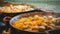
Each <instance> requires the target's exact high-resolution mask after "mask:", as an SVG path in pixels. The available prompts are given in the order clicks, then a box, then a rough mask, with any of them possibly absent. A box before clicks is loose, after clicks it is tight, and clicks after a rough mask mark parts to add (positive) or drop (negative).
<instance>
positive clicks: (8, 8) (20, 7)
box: [0, 4, 34, 13]
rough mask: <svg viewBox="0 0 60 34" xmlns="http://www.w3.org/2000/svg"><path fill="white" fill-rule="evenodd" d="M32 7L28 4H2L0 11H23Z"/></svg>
mask: <svg viewBox="0 0 60 34" xmlns="http://www.w3.org/2000/svg"><path fill="white" fill-rule="evenodd" d="M33 9H34V8H33V7H31V6H29V5H12V4H11V5H10V6H3V7H2V9H0V10H1V12H6V13H16V12H24V11H30V10H33Z"/></svg>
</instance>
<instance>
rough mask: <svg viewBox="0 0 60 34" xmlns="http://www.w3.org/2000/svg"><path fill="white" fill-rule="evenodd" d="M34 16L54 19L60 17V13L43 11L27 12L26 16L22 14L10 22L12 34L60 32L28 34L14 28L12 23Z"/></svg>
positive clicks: (53, 31) (25, 32)
mask: <svg viewBox="0 0 60 34" xmlns="http://www.w3.org/2000/svg"><path fill="white" fill-rule="evenodd" d="M34 15H39V16H40V15H41V16H49V15H50V16H53V17H60V16H59V15H60V13H54V12H41V11H33V12H27V13H24V14H20V15H17V16H15V17H13V18H12V19H11V20H10V26H11V34H50V32H52V34H57V33H59V32H58V31H60V30H58V31H57V30H56V29H55V30H46V31H44V32H27V31H23V30H19V29H17V28H15V27H14V26H12V22H14V21H16V20H17V19H18V18H22V17H29V16H34ZM55 32H56V33H55Z"/></svg>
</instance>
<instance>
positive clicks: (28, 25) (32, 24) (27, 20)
mask: <svg viewBox="0 0 60 34" xmlns="http://www.w3.org/2000/svg"><path fill="white" fill-rule="evenodd" d="M55 20H56V18H54V17H52V16H38V15H35V16H33V17H23V18H19V19H17V20H16V21H14V22H13V23H12V25H13V26H14V27H15V28H17V29H20V30H24V31H29V32H42V31H45V30H49V29H55V26H56V25H55V24H54V23H53V22H54V21H55Z"/></svg>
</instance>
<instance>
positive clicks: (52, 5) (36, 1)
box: [4, 0, 60, 13]
mask: <svg viewBox="0 0 60 34" xmlns="http://www.w3.org/2000/svg"><path fill="white" fill-rule="evenodd" d="M4 1H8V2H12V3H22V2H24V3H28V4H32V5H34V6H36V7H37V8H40V9H42V10H53V11H55V12H58V13H59V12H60V0H4Z"/></svg>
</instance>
